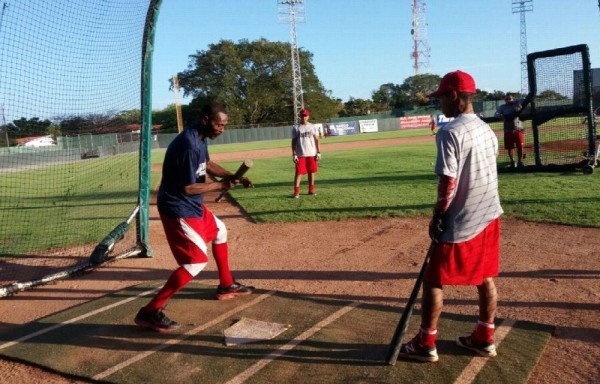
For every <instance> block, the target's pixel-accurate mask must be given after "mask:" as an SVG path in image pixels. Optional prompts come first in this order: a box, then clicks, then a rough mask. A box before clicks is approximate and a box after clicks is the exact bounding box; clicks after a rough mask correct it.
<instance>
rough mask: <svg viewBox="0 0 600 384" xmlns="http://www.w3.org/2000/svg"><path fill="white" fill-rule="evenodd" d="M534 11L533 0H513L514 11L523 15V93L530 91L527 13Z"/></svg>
mask: <svg viewBox="0 0 600 384" xmlns="http://www.w3.org/2000/svg"><path fill="white" fill-rule="evenodd" d="M532 11H533V0H513V2H512V13H519V14H520V15H521V93H522V94H523V95H526V94H527V93H528V92H529V81H528V79H527V23H526V21H525V13H526V12H532Z"/></svg>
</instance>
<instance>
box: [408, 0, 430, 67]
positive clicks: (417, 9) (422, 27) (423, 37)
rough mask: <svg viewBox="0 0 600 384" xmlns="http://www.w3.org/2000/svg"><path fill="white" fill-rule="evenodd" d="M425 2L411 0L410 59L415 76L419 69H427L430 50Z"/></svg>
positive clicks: (422, 0)
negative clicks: (411, 38) (411, 49)
mask: <svg viewBox="0 0 600 384" xmlns="http://www.w3.org/2000/svg"><path fill="white" fill-rule="evenodd" d="M425 8H426V7H425V0H413V6H412V11H413V21H412V29H411V30H410V34H411V35H412V37H413V51H412V53H411V55H410V56H411V59H412V61H413V68H414V69H415V75H418V74H419V70H420V69H421V68H429V57H430V56H431V55H430V53H431V50H430V48H429V42H428V41H427V21H426V18H425Z"/></svg>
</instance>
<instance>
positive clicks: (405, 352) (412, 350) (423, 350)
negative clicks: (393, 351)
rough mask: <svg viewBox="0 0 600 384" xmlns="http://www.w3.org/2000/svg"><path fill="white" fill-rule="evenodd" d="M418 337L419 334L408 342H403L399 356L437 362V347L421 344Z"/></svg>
mask: <svg viewBox="0 0 600 384" xmlns="http://www.w3.org/2000/svg"><path fill="white" fill-rule="evenodd" d="M418 337H419V336H418V335H417V336H415V337H414V338H413V339H412V340H411V341H409V342H408V343H405V344H402V346H401V347H400V353H399V354H398V357H400V358H403V359H410V360H417V361H422V362H427V363H435V362H436V361H438V360H439V358H438V354H437V349H436V348H435V347H426V346H424V345H421V344H420V343H419V340H418Z"/></svg>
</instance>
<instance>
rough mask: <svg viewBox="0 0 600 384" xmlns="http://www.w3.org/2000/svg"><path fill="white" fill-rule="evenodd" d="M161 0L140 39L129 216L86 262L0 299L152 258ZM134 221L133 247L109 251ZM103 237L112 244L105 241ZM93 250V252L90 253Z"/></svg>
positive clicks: (151, 6) (4, 292)
mask: <svg viewBox="0 0 600 384" xmlns="http://www.w3.org/2000/svg"><path fill="white" fill-rule="evenodd" d="M161 4H162V0H149V3H148V8H147V12H146V19H145V25H144V33H143V38H142V47H141V48H142V58H141V68H140V70H141V87H140V93H141V98H140V100H141V102H140V104H141V105H140V112H141V130H140V134H141V137H140V145H139V164H138V165H139V180H138V186H139V187H138V202H137V205H136V206H135V207H133V212H132V214H131V216H130V218H129V219H127V220H126V221H124V222H123V223H121V224H119V225H118V226H117V227H116V228H114V229H113V230H112V231H111V232H110V233H109V234H107V236H106V237H105V238H104V239H102V241H100V243H99V244H98V245H97V246H96V249H95V250H94V252H93V253H92V255H90V258H89V260H88V261H86V262H83V263H79V264H77V265H74V266H69V267H66V268H64V269H63V270H61V271H59V272H55V273H51V274H47V275H44V276H39V277H36V278H33V279H31V280H28V281H17V282H15V283H13V284H11V285H8V286H2V287H0V298H2V297H7V296H11V295H13V294H15V293H17V292H21V291H24V290H27V289H31V288H33V287H35V286H38V285H43V284H48V283H50V282H52V281H56V280H61V279H66V278H69V277H73V276H77V275H80V274H82V273H86V272H89V271H92V270H93V269H95V268H97V267H98V266H99V265H102V264H105V263H108V262H113V261H116V260H120V259H123V258H128V257H152V256H153V252H152V248H151V246H150V243H149V209H150V193H151V191H150V171H151V149H152V56H153V52H154V35H155V30H156V23H157V20H158V15H159V10H160V6H161ZM133 218H134V219H135V221H136V226H135V228H136V234H135V237H136V246H135V247H133V248H130V249H127V250H125V251H121V252H119V253H115V254H111V252H112V250H113V246H114V243H116V242H118V241H119V240H121V239H122V237H123V234H124V232H125V231H127V229H128V227H129V223H130V222H131V220H132V219H133ZM107 239H110V240H111V241H112V244H107V243H106V241H107ZM102 246H105V247H106V249H105V250H104V254H103V257H102V258H100V259H99V258H98V256H97V251H98V249H99V248H100V247H102ZM95 253H96V255H94V254H95Z"/></svg>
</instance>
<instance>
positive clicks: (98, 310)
mask: <svg viewBox="0 0 600 384" xmlns="http://www.w3.org/2000/svg"><path fill="white" fill-rule="evenodd" d="M159 289H160V287H159V288H154V289H151V290H149V291H145V292H142V293H140V294H138V295H136V296H132V297H130V298H127V299H125V300H121V301H117V302H116V303H113V304H110V305H107V306H105V307H101V308H98V309H96V310H94V311H92V312H88V313H86V314H84V315H81V316H77V317H74V318H72V319H70V320H66V321H63V322H61V323H57V324H54V325H52V326H50V327H48V328H44V329H40V330H39V331H36V332H33V333H30V334H28V335H25V336H23V337H20V338H18V339H16V340H13V341H10V342H8V343H4V344H2V345H0V350H3V349H6V348H9V347H12V346H14V345H17V344H19V343H21V342H23V341H26V340H29V339H31V338H33V337H36V336H39V335H43V334H45V333H48V332H52V331H54V330H56V329H58V328H62V327H64V326H65V325H68V324H73V323H76V322H78V321H80V320H83V319H86V318H88V317H90V316H94V315H97V314H98V313H102V312H104V311H108V310H109V309H112V308H115V307H118V306H120V305H123V304H126V303H129V302H130V301H133V300H136V299H138V298H140V297H142V296H146V295H150V294H152V293H154V292H156V291H158V290H159Z"/></svg>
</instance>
